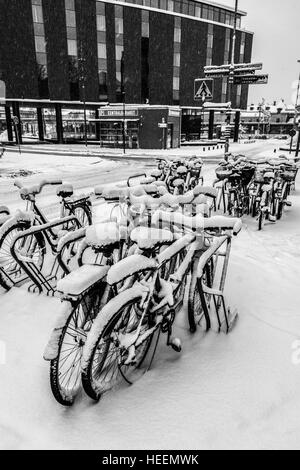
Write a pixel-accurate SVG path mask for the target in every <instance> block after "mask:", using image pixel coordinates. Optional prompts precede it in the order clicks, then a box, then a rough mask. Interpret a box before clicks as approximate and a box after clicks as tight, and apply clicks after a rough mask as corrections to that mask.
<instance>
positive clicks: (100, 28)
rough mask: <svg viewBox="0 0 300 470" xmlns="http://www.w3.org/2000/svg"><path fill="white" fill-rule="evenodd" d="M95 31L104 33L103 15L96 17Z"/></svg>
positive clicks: (104, 22)
mask: <svg viewBox="0 0 300 470" xmlns="http://www.w3.org/2000/svg"><path fill="white" fill-rule="evenodd" d="M97 31H106V21H105V15H97Z"/></svg>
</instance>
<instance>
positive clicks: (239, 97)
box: [236, 85, 242, 108]
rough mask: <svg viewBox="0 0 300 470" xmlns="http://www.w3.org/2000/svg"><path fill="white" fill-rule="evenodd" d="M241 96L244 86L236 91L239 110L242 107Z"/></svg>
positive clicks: (238, 87) (239, 86) (240, 86)
mask: <svg viewBox="0 0 300 470" xmlns="http://www.w3.org/2000/svg"><path fill="white" fill-rule="evenodd" d="M241 96H242V85H238V86H237V90H236V106H237V108H239V107H240V106H241Z"/></svg>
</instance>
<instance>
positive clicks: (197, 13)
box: [195, 5, 202, 18]
mask: <svg viewBox="0 0 300 470" xmlns="http://www.w3.org/2000/svg"><path fill="white" fill-rule="evenodd" d="M201 15H202V11H201V6H198V5H196V7H195V16H196V17H197V18H201Z"/></svg>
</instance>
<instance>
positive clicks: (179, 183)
mask: <svg viewBox="0 0 300 470" xmlns="http://www.w3.org/2000/svg"><path fill="white" fill-rule="evenodd" d="M183 185H184V180H183V179H181V178H176V179H175V180H174V181H172V186H173V187H174V188H178V187H179V186H183Z"/></svg>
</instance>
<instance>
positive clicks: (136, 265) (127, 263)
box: [106, 254, 157, 285]
mask: <svg viewBox="0 0 300 470" xmlns="http://www.w3.org/2000/svg"><path fill="white" fill-rule="evenodd" d="M156 267H157V261H156V259H155V258H147V257H146V256H143V255H138V254H135V255H131V256H127V258H124V259H122V260H121V261H119V262H118V263H116V264H115V265H113V266H112V267H111V268H110V270H109V271H108V273H107V278H106V281H107V282H108V284H110V285H113V284H118V283H119V282H121V281H124V280H125V279H127V278H128V277H129V276H133V275H134V274H139V273H142V272H143V271H147V270H150V269H152V270H153V269H156Z"/></svg>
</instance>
